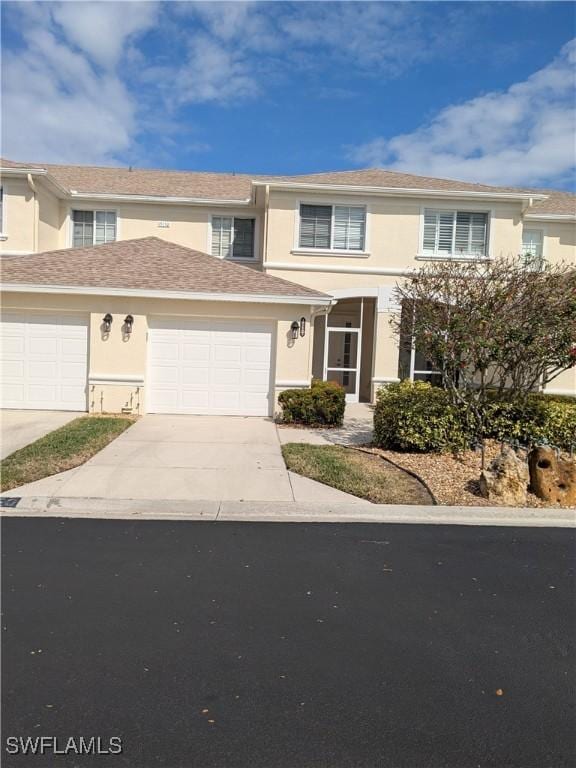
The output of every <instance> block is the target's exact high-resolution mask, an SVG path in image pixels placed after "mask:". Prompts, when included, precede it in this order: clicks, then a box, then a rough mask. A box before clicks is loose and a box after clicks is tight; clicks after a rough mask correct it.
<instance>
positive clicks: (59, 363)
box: [0, 312, 88, 411]
mask: <svg viewBox="0 0 576 768" xmlns="http://www.w3.org/2000/svg"><path fill="white" fill-rule="evenodd" d="M0 328H1V331H0V387H1V404H2V407H3V408H37V409H49V410H58V411H85V410H86V402H87V400H86V387H87V371H88V318H87V317H85V316H78V315H67V314H58V315H57V314H52V313H20V312H14V313H12V312H5V313H3V314H2V318H1V322H0Z"/></svg>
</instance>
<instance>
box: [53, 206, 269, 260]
mask: <svg viewBox="0 0 576 768" xmlns="http://www.w3.org/2000/svg"><path fill="white" fill-rule="evenodd" d="M73 209H79V210H106V211H116V214H117V239H118V240H132V239H134V238H138V237H160V238H162V239H164V240H168V241H169V242H173V243H178V244H179V245H184V246H186V247H187V248H194V249H196V250H198V251H202V252H204V253H206V252H207V253H210V251H211V242H210V236H211V230H210V224H211V220H212V216H240V217H244V218H252V217H254V218H255V219H256V233H255V253H256V262H259V261H261V259H262V253H261V251H262V227H263V220H264V216H263V212H262V211H260V210H258V209H256V208H254V207H251V206H249V207H246V208H223V207H219V206H217V205H215V206H200V205H196V206H195V205H168V204H158V203H111V204H109V205H107V204H105V203H102V201H97V200H94V201H82V202H81V203H80V202H78V203H70V202H69V201H63V202H61V203H60V211H59V215H60V225H59V233H58V245H57V247H58V248H68V247H70V246H71V245H72V225H71V212H72V210H73ZM161 223H162V224H167V225H168V226H160V224H161Z"/></svg>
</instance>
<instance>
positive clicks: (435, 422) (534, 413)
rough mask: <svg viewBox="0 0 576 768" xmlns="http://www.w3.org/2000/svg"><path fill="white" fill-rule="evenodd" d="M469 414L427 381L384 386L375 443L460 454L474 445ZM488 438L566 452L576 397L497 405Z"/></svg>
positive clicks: (573, 430)
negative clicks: (539, 445)
mask: <svg viewBox="0 0 576 768" xmlns="http://www.w3.org/2000/svg"><path fill="white" fill-rule="evenodd" d="M473 437H474V436H473V433H472V430H471V428H470V424H469V421H468V419H467V417H466V410H465V409H464V408H458V407H456V406H453V405H451V403H450V402H449V399H448V394H447V393H446V391H445V390H443V389H440V388H439V387H433V386H432V385H431V384H428V383H426V382H422V381H415V382H412V381H402V382H400V383H398V384H389V385H387V386H385V387H382V388H381V389H380V390H379V391H378V394H377V400H376V408H375V410H374V442H375V443H376V445H378V446H380V447H381V448H389V449H391V450H396V451H413V452H428V451H445V450H460V449H462V448H465V447H468V446H469V445H470V444H471V442H472V441H473ZM484 437H486V438H493V439H495V440H517V441H518V442H519V443H522V444H524V445H531V444H535V443H544V442H545V443H550V444H551V445H555V446H557V447H559V448H563V449H565V450H568V449H570V447H571V446H573V445H575V444H576V399H574V398H558V397H551V396H548V395H543V394H534V395H530V396H529V397H528V398H527V399H526V402H525V403H522V404H518V403H506V402H499V401H496V400H495V401H494V403H493V404H492V405H491V407H490V416H489V419H488V428H487V430H486V434H485V435H484Z"/></svg>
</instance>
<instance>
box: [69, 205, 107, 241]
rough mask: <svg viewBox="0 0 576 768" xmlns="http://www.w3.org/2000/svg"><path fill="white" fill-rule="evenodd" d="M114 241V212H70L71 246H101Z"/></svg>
mask: <svg viewBox="0 0 576 768" xmlns="http://www.w3.org/2000/svg"><path fill="white" fill-rule="evenodd" d="M115 240H116V211H75V210H74V211H72V246H73V247H74V248H82V247H84V246H87V245H101V244H103V243H112V242H114V241H115Z"/></svg>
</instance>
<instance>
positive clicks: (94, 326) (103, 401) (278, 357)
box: [2, 292, 313, 413]
mask: <svg viewBox="0 0 576 768" xmlns="http://www.w3.org/2000/svg"><path fill="white" fill-rule="evenodd" d="M2 306H3V308H4V309H26V310H40V311H41V310H48V311H49V310H57V311H58V312H65V311H70V312H75V313H81V312H85V313H86V316H87V318H88V321H89V357H88V359H89V364H88V368H89V371H88V375H89V379H93V380H95V381H98V380H99V379H102V378H105V377H111V378H113V379H114V377H116V378H117V377H118V376H124V377H132V378H133V379H137V378H143V379H144V385H142V384H141V383H138V382H129V383H127V384H121V383H118V382H117V381H116V382H114V383H104V384H101V383H95V384H94V383H93V384H90V386H89V393H88V394H89V398H88V400H89V409H90V410H91V411H106V412H119V411H121V410H122V409H123V408H129V407H132V409H133V410H134V411H136V412H140V413H143V412H145V403H146V384H145V378H146V352H147V331H148V319H149V318H150V317H151V316H158V315H164V316H171V317H175V316H181V317H203V318H206V317H214V318H238V319H240V320H247V319H254V320H268V321H269V322H270V323H271V326H272V328H273V330H274V331H275V333H274V334H273V336H274V340H273V350H272V381H273V390H274V405H273V409H276V396H277V394H278V393H279V392H280V391H282V390H283V389H287V388H288V387H291V386H303V385H305V384H308V383H309V382H310V366H311V355H312V337H313V334H312V332H311V323H310V312H311V310H310V307H309V306H307V305H299V304H294V305H288V304H258V303H242V302H216V301H188V300H175V299H142V298H135V297H126V298H122V297H118V296H114V297H105V296H76V295H59V294H36V293H9V292H6V293H4V294H2ZM108 312H109V313H110V314H111V315H112V316H113V322H112V329H111V331H110V333H109V334H107V335H106V334H104V333H103V332H102V327H101V326H102V318H103V317H104V315H105V314H106V313H108ZM127 314H132V315H133V316H134V326H133V331H132V334H131V335H130V336H129V337H128V338H126V337H125V336H123V334H122V325H123V322H124V318H125V317H126V315H127ZM301 317H305V318H306V320H307V333H306V335H305V336H304V338H300V337H299V338H298V339H297V340H296V341H292V339H291V338H290V333H289V331H290V325H291V323H292V322H293V321H294V320H299V319H300V318H301ZM138 405H139V410H138Z"/></svg>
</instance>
